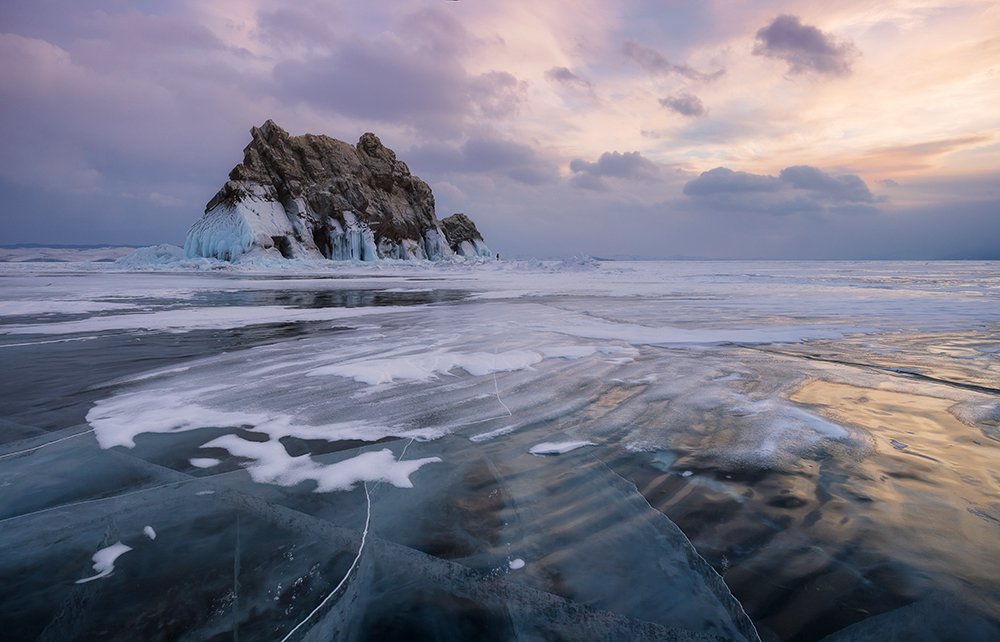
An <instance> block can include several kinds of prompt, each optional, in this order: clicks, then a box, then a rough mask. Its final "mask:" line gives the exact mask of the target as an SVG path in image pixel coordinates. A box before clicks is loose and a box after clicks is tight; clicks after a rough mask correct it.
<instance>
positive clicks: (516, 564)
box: [507, 557, 524, 571]
mask: <svg viewBox="0 0 1000 642" xmlns="http://www.w3.org/2000/svg"><path fill="white" fill-rule="evenodd" d="M507 566H509V567H510V570H512V571H518V570H520V569H522V568H524V560H523V559H521V558H520V557H516V558H514V559H512V560H511V561H509V562H507Z"/></svg>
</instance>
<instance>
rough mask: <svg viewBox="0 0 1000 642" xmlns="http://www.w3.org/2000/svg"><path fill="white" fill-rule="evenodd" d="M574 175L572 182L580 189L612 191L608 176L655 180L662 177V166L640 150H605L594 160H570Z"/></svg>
mask: <svg viewBox="0 0 1000 642" xmlns="http://www.w3.org/2000/svg"><path fill="white" fill-rule="evenodd" d="M569 168H570V170H571V171H572V172H573V177H572V178H570V184H571V185H573V187H578V188H580V189H589V190H593V191H596V192H608V191H611V186H610V185H609V184H608V183H607V181H606V180H605V179H606V178H623V179H627V180H633V181H654V180H656V179H657V178H659V177H660V174H661V173H660V168H659V167H657V166H656V164H655V163H654V162H653V161H651V160H649V159H648V158H645V157H644V156H643V155H642V154H640V153H639V152H625V153H621V152H604V153H603V154H601V155H600V157H599V158H598V159H597V160H596V161H594V162H590V161H586V160H583V159H582V158H575V159H573V160H572V161H570V164H569Z"/></svg>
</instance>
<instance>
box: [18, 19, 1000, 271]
mask: <svg viewBox="0 0 1000 642" xmlns="http://www.w3.org/2000/svg"><path fill="white" fill-rule="evenodd" d="M0 93H2V96H0V113H2V116H3V118H4V121H5V123H6V126H5V127H4V130H3V133H2V135H0V223H2V224H0V243H2V244H10V243H60V244H62V243H116V244H153V243H174V244H183V241H184V236H185V233H186V231H187V229H188V227H189V226H190V225H191V224H192V223H193V222H194V221H195V220H197V219H198V218H199V217H200V216H201V214H202V212H203V211H204V206H205V204H206V203H207V202H208V200H209V199H210V198H211V197H212V196H213V195H214V194H215V192H216V191H217V190H218V189H219V188H220V187H221V186H222V184H223V183H224V182H225V179H226V176H227V174H228V173H229V170H230V169H232V167H233V166H234V165H236V164H237V163H238V162H239V161H240V160H242V150H243V147H244V146H245V145H246V144H247V143H248V142H249V140H250V135H249V130H250V128H251V127H252V126H254V125H260V124H261V123H263V122H264V121H265V120H267V119H268V118H271V119H273V120H275V122H277V123H278V124H279V125H281V126H282V127H283V128H285V129H286V130H288V131H289V132H291V133H292V134H302V133H307V132H309V133H315V134H327V135H329V136H332V137H334V138H339V139H341V140H346V141H349V142H352V143H353V142H356V141H357V139H358V138H359V137H360V136H361V134H362V133H364V132H367V131H372V132H375V133H376V134H377V135H378V136H379V137H380V138H381V140H382V141H383V143H385V144H386V145H388V146H389V147H391V148H392V149H394V150H395V151H396V154H397V156H398V157H399V158H400V159H402V160H403V161H405V162H406V163H407V164H408V165H409V167H410V169H411V171H412V172H413V173H414V174H416V175H417V176H420V177H421V178H423V179H424V180H426V181H427V182H428V183H429V184H430V185H431V187H432V189H433V191H434V195H435V198H436V202H437V213H438V216H439V217H444V216H447V215H449V214H451V213H453V212H459V211H461V212H465V213H466V214H468V215H469V216H470V217H472V218H473V220H475V221H476V222H477V224H478V226H479V228H480V230H481V231H482V232H483V234H484V236H485V237H486V240H487V242H488V243H489V244H490V246H491V247H493V248H494V249H495V250H497V251H499V252H501V253H503V254H504V255H505V256H512V257H514V256H536V257H541V258H544V257H555V256H572V255H582V254H585V255H591V256H601V257H604V256H636V257H699V258H775V259H837V258H840V259H866V258H871V259H880V258H886V259H942V258H992V259H1000V107H998V106H1000V2H984V1H977V0H885V1H881V2H870V1H869V0H864V1H861V0H841V1H840V2H836V3H831V2H802V1H785V0H757V1H753V2H733V1H723V0H700V1H695V0H691V1H687V2H682V1H675V0H620V1H617V2H608V1H607V0H547V1H545V2H538V0H530V1H524V0H505V1H503V2H486V1H485V0H459V1H448V0H404V1H395V0H381V1H380V2H370V3H369V2H357V1H356V0H343V1H338V0H325V1H317V0H301V1H299V2H294V3H292V2H283V1H281V2H279V1H277V0H214V1H213V2H203V1H200V0H175V1H167V0H133V1H131V2H128V1H124V0H95V1H92V2H88V1H85V0H68V1H55V0H27V1H25V0H4V1H3V3H2V4H0Z"/></svg>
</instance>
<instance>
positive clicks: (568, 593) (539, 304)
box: [0, 263, 1000, 640]
mask: <svg viewBox="0 0 1000 642" xmlns="http://www.w3.org/2000/svg"><path fill="white" fill-rule="evenodd" d="M698 267H699V268H700V271H695V270H694V268H693V267H692V266H689V265H681V266H679V267H678V266H676V265H672V264H656V265H654V266H646V265H638V266H629V268H630V269H632V270H633V271H631V272H630V271H628V270H626V269H624V268H622V267H619V266H615V265H614V264H605V265H604V266H602V272H601V273H598V274H593V273H591V272H587V273H568V274H565V273H559V272H555V273H550V272H545V273H537V272H533V271H530V270H528V269H527V268H526V269H525V271H524V272H513V273H511V274H507V273H500V274H497V275H493V274H487V275H486V276H483V275H478V274H475V273H473V274H467V273H459V274H445V275H444V277H443V279H444V280H443V282H439V281H436V280H435V281H428V280H427V279H429V278H432V277H433V278H434V279H438V278H442V277H440V276H439V275H437V274H435V273H423V272H416V273H409V272H402V273H400V274H396V275H385V274H378V275H374V274H361V275H358V276H356V278H354V279H345V278H337V279H310V278H304V277H296V278H291V277H289V276H287V275H279V276H280V278H275V277H273V276H269V277H266V278H265V277H263V276H258V275H251V276H246V275H236V276H233V275H197V274H195V275H187V274H185V275H148V274H144V275H137V274H118V273H108V274H96V275H95V274H89V275H78V274H74V273H69V272H67V273H60V274H55V275H54V274H50V273H46V272H42V273H39V274H35V273H31V272H27V273H22V272H18V273H14V274H5V275H4V278H3V279H0V281H3V282H4V283H5V285H4V289H3V294H2V298H3V300H4V301H3V302H2V303H0V305H2V304H4V303H7V302H12V303H10V304H9V305H10V306H11V308H10V309H11V310H13V309H14V307H13V306H14V305H15V303H16V304H17V305H21V306H22V307H21V308H19V310H20V311H21V312H20V313H19V314H17V315H6V316H0V332H3V334H0V355H2V357H3V364H4V370H3V372H4V374H3V376H0V442H2V443H0V545H2V546H3V550H4V551H5V553H4V555H3V557H2V558H0V577H2V578H3V581H2V582H0V630H2V631H3V632H4V633H3V637H4V639H11V640H34V639H42V640H72V639H79V640H89V639H102V640H103V639H108V640H114V639H121V640H132V639H144V640H156V639H163V640H176V639H190V640H216V639H218V640H229V639H243V640H281V639H283V638H286V636H287V638H288V639H354V640H494V639H495V640H510V639H523V640H526V639H566V640H582V639H594V640H598V639H600V640H609V639H629V640H632V639H635V640H642V639H649V640H658V639H675V640H708V639H756V636H758V635H759V637H760V638H761V639H765V640H818V639H832V640H841V639H843V640H868V639H871V640H879V639H888V638H889V636H890V635H895V636H897V638H898V639H927V640H946V639H953V640H993V639H998V637H1000V580H998V573H1000V427H998V424H1000V375H998V372H1000V362H998V361H1000V360H998V355H1000V325H998V324H1000V314H998V311H1000V307H998V289H997V288H998V284H997V277H996V276H995V275H996V274H997V273H996V272H993V271H991V268H992V267H995V265H993V264H974V265H957V266H956V265H953V264H947V265H940V266H930V267H924V268H921V269H917V268H914V266H911V265H908V264H903V265H899V264H874V265H873V264H851V265H850V266H842V265H841V266H833V267H831V266H822V267H806V268H802V267H798V266H789V265H788V264H780V263H779V264H764V265H761V264H710V265H708V266H700V265H699V266H698ZM793 267H794V268H795V269H792V268H793ZM709 268H710V270H709ZM834 268H836V269H834ZM852 270H853V271H852ZM935 270H937V272H939V273H940V274H938V275H937V278H934V274H935V272H934V271H935ZM338 276H339V275H338ZM42 280H44V281H45V282H53V283H55V287H56V288H60V287H62V288H63V289H62V290H58V291H57V293H56V296H55V297H54V299H55V300H56V301H62V302H67V301H73V302H76V301H85V302H91V303H93V302H97V303H111V304H123V305H129V306H131V307H127V308H121V307H110V308H108V309H104V310H94V311H91V312H81V311H79V310H80V308H79V307H75V308H74V307H73V305H70V304H69V303H66V304H65V312H64V313H60V312H52V311H51V309H49V308H44V309H43V307H44V306H43V307H39V308H38V311H37V312H36V313H32V311H31V310H32V309H31V305H30V302H39V301H46V302H47V301H49V300H50V297H49V296H48V295H47V294H46V293H44V291H43V290H42V289H41V288H42V286H43V285H44V284H42V283H41V281H42ZM762 282H763V283H764V285H761V283H762ZM46 287H47V286H46ZM873 291H876V293H875V294H873ZM46 305H49V303H46ZM74 305H75V304H74ZM56 307H58V306H56ZM220 308H230V309H233V310H237V311H241V310H244V309H247V310H251V309H252V310H256V312H248V314H257V313H258V312H259V311H260V310H268V311H270V310H273V311H274V314H270V313H269V315H268V316H266V318H261V319H258V318H257V317H252V318H250V317H248V318H247V319H246V321H242V322H241V321H240V320H239V319H228V320H220V321H219V322H218V323H215V324H214V325H215V326H216V327H212V326H213V323H211V322H207V321H206V320H211V319H212V318H219V319H221V317H213V314H214V312H213V311H214V310H217V309H220ZM358 308H361V310H360V312H361V313H363V314H361V315H360V316H357V315H355V313H357V312H358ZM380 308H381V311H380ZM3 309H4V308H2V307H0V312H2V311H3ZM300 310H306V311H309V314H316V313H319V314H320V315H322V314H323V313H325V312H329V313H330V316H329V317H323V316H308V317H297V316H296V315H297V314H298V311H300ZM342 310H353V311H352V312H351V313H350V314H347V313H345V315H344V316H341V312H340V311H342ZM366 310H369V311H370V312H371V314H367V313H366ZM178 311H180V312H182V313H184V314H188V315H189V316H188V317H184V319H181V320H180V321H178V320H177V318H176V317H175V316H165V315H173V314H176V313H177V312H178ZM131 315H136V316H131ZM140 315H147V316H143V317H141V319H140ZM158 315H160V316H158ZM284 317H287V318H284ZM107 318H113V321H108V320H107ZM102 319H103V320H102ZM164 319H166V320H164ZM186 319H189V320H186ZM258 321H260V322H258ZM185 323H187V324H189V325H190V327H188V328H185V327H183V324H185ZM102 324H103V325H102ZM109 324H110V328H109ZM776 330H777V331H780V333H778V334H776ZM779 334H780V336H779ZM727 337H729V338H728V339H727ZM130 438H131V440H132V441H133V444H130V445H123V444H122V442H127V441H129V439H130ZM220 438H221V440H220ZM226 439H229V440H230V441H225V440H226ZM546 442H547V443H556V444H568V443H571V442H575V444H580V443H585V444H587V445H581V446H579V447H577V448H575V449H571V450H568V451H567V452H564V453H562V454H552V455H533V454H531V453H530V452H529V451H530V450H531V449H532V448H536V447H537V446H538V445H539V444H542V443H546ZM212 444H214V445H212ZM271 446H275V447H277V448H278V451H277V452H275V451H273V450H269V449H268V448H270V447H271ZM384 450H388V451H389V453H388V454H386V455H385V456H384V457H383V458H382V459H379V458H378V457H379V455H377V453H381V452H382V451H384ZM543 450H544V449H543ZM556 450H558V448H556ZM364 453H369V454H372V455H374V457H369V458H368V459H365V458H363V457H362V458H361V459H357V458H358V456H359V455H363V454H364ZM356 462H361V463H359V464H358V465H354V464H355V463H356ZM407 462H410V463H411V464H412V466H411V469H407V470H403V468H404V467H405V464H406V463H407ZM324 483H325V484H327V485H332V486H337V485H338V484H340V486H339V487H336V488H328V489H326V490H325V491H324V492H317V489H318V488H322V486H323V484H324ZM146 527H150V529H151V531H152V532H153V533H155V538H152V537H150V535H149V534H147V533H146V532H144V529H146ZM118 542H120V543H122V544H124V545H126V546H128V547H130V550H128V551H127V552H125V553H123V554H122V555H121V556H120V557H118V558H117V559H115V560H114V562H113V565H114V568H113V570H112V571H111V572H110V573H109V574H107V575H106V576H104V577H100V578H98V579H94V580H92V581H88V582H85V583H78V581H79V580H81V579H86V578H88V577H92V576H94V575H96V574H98V573H99V569H95V568H94V566H93V565H94V560H92V556H93V555H94V554H95V553H96V552H97V551H99V550H100V549H103V548H106V547H109V546H111V545H114V544H116V543H118ZM359 551H360V552H359ZM335 589H336V590H335ZM744 611H745V613H744ZM918 636H923V637H918Z"/></svg>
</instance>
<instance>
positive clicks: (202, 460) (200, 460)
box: [188, 457, 222, 468]
mask: <svg viewBox="0 0 1000 642" xmlns="http://www.w3.org/2000/svg"><path fill="white" fill-rule="evenodd" d="M188 461H190V462H191V465H192V466H194V467H195V468H211V467H212V466H218V465H219V464H221V463H222V462H221V461H220V460H218V459H214V458H212V457H194V458H192V459H189V460H188Z"/></svg>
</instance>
